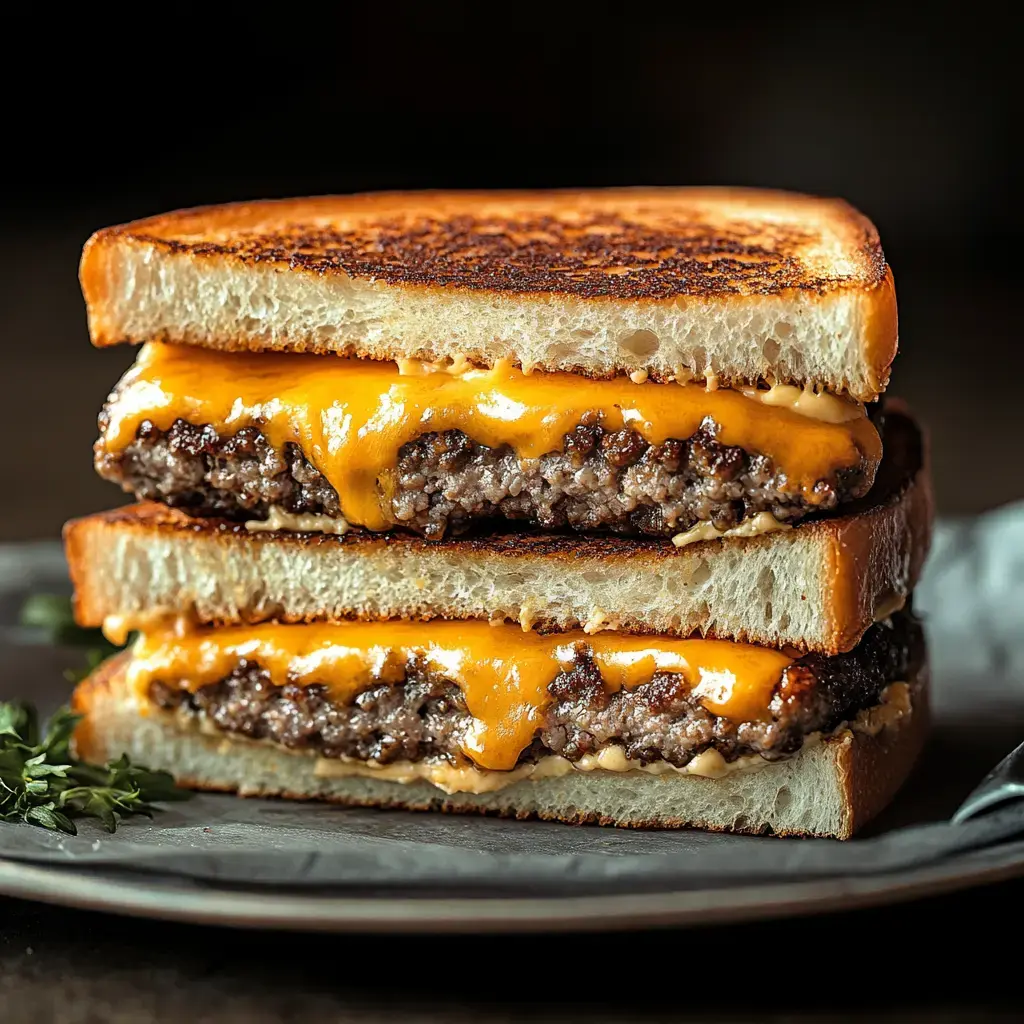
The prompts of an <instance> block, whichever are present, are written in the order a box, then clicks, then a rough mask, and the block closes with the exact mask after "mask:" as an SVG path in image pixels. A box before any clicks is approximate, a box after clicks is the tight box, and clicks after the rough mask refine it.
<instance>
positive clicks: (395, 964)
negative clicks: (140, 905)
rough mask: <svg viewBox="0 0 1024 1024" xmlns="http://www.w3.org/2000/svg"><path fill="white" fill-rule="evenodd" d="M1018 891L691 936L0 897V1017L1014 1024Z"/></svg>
mask: <svg viewBox="0 0 1024 1024" xmlns="http://www.w3.org/2000/svg"><path fill="white" fill-rule="evenodd" d="M1022 902H1024V881H1019V882H1012V883H1005V884H1002V885H998V886H989V887H986V888H981V889H976V890H973V891H970V892H964V893H960V894H956V895H951V896H946V897H943V898H940V899H928V900H922V901H919V902H917V903H910V904H904V905H899V906H894V907H888V908H885V909H877V910H861V911H858V910H851V911H850V912H848V913H845V914H841V915H829V916H822V917H810V918H802V919H795V920H792V921H783V922H763V923H759V924H749V925H731V926H728V927H715V928H705V929H696V930H688V931H685V932H679V931H665V932H645V933H640V934H621V935H607V934H594V935H548V936H545V935H538V936H511V937H499V938H486V937H474V936H454V937H437V938H430V937H408V938H407V937H394V936H390V937H357V936H344V935H337V936H331V935H312V936H304V935H290V934H285V933H267V932H246V931H227V930H220V929H212V928H200V927H190V926H185V925H177V924H163V923H160V922H147V921H137V920H132V919H129V918H116V917H110V916H105V915H100V914H92V913H87V912H83V911H71V910H64V909H60V908H53V907H45V906H38V905H33V904H28V903H21V902H19V901H14V900H0V1021H3V1022H5V1024H22V1022H24V1024H43V1022H49V1021H53V1022H58V1021H59V1022H68V1024H71V1022H74V1024H93V1022H96V1024H99V1022H111V1021H118V1022H120V1021H125V1022H127V1021H130V1022H133V1024H134V1022H140V1024H141V1022H149V1021H161V1022H172V1021H173V1022H179V1021H183V1022H184V1021H187V1022H190V1024H200V1022H204V1021H247V1022H262V1021H302V1022H310V1024H312V1022H317V1024H320V1022H327V1021H335V1020H337V1021H358V1022H367V1024H369V1022H376V1021H425V1022H426V1021H438V1022H441V1021H445V1022H447V1021H480V1022H490V1021H504V1020H520V1019H530V1020H536V1021H559V1022H565V1021H576V1020H579V1021H587V1022H588V1024H597V1022H601V1021H609V1022H611V1021H616V1022H621V1021H631V1020H637V1019H640V1018H641V1017H642V1018H643V1019H644V1020H684V1019H685V1020H697V1021H699V1020H715V1021H718V1020H729V1021H748V1020H749V1021H762V1020H791V1019H803V1018H808V1019H813V1020H847V1019H851V1018H852V1017H856V1016H861V1015H868V1014H870V1015H871V1016H873V1017H875V1018H876V1019H881V1020H892V1021H919V1020H920V1021H961V1020H1021V1019H1022V1016H1021V1015H1022V1014H1024V985H1022V981H1021V977H1020V955H1019V948H1018V943H1017V942H1016V940H1015V939H1013V938H1012V931H1013V925H1014V923H1015V919H1016V916H1017V910H1018V908H1019V907H1020V906H1021V905H1022ZM1007 928H1009V929H1010V931H1009V932H1007V931H1006V930H1005V929H1007Z"/></svg>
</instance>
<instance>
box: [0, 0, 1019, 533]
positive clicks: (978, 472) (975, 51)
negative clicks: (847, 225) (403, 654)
mask: <svg viewBox="0 0 1024 1024" xmlns="http://www.w3.org/2000/svg"><path fill="white" fill-rule="evenodd" d="M908 8H909V5H908ZM53 10H54V11H55V10H56V9H53ZM134 10H135V14H134V15H133V16H131V17H128V16H127V15H121V16H119V17H117V18H116V19H115V18H114V17H112V16H111V17H109V18H108V19H107V21H106V22H103V21H100V20H97V17H96V16H95V15H90V17H89V19H88V21H83V22H82V23H80V24H75V23H73V22H70V21H68V20H67V18H68V17H71V16H68V15H64V14H60V15H57V14H55V13H54V14H50V15H46V14H43V15H39V16H37V19H38V20H37V22H36V23H35V24H31V23H28V24H21V25H20V27H19V26H12V25H9V26H8V28H9V29H10V31H9V32H8V33H7V47H6V49H7V55H8V58H9V62H8V66H7V68H6V70H5V71H4V72H3V73H4V74H5V75H6V76H8V77H9V81H8V82H7V83H5V84H6V88H5V96H6V107H5V121H4V124H5V133H6V138H7V141H8V144H9V148H8V157H7V167H6V173H7V175H8V180H9V184H8V187H7V189H6V190H4V191H3V193H2V199H0V204H2V206H3V223H4V231H3V246H2V256H0V318H2V319H0V332H2V334H0V336H2V338H3V341H4V346H5V347H4V352H5V359H4V367H3V373H4V377H5V379H6V383H7V387H6V388H5V392H4V397H5V401H4V403H3V405H2V408H3V412H2V414H0V415H2V417H3V420H2V422H3V425H4V427H5V430H4V436H5V437H7V438H10V437H12V436H13V437H16V438H18V443H17V444H14V445H10V446H9V451H8V457H7V458H8V467H9V473H8V480H9V481H10V485H9V490H8V495H7V498H6V500H5V501H4V502H3V503H2V505H0V538H2V539H11V538H21V537H45V536H55V535H56V533H57V531H58V529H59V527H60V524H61V522H62V521H63V520H64V519H65V518H66V517H67V516H69V515H71V514H77V513H81V512H86V511H89V510H93V509H97V508H101V507H104V506H107V505H111V504H114V503H116V502H117V501H119V500H120V495H119V493H118V492H117V491H116V490H114V489H113V488H112V487H111V486H110V485H107V484H104V483H102V482H100V481H99V480H97V479H95V478H94V476H93V474H92V469H91V458H90V445H91V443H92V440H93V437H94V433H95V423H94V418H95V414H96V412H97V411H98V409H99V407H100V405H101V403H102V400H103V397H104V395H105V394H106V392H107V390H108V389H109V388H110V386H111V385H112V384H113V383H114V382H115V380H116V379H117V377H118V375H119V373H120V371H121V370H122V369H123V368H124V367H125V366H126V365H127V363H128V362H129V361H130V359H131V353H130V351H129V350H127V349H119V350H113V351H106V352H97V351H93V350H91V349H90V347H89V344H88V339H87V336H86V330H85V318H84V312H83V308H82V302H81V297H80V295H79V292H78V286H77V281H76V268H77V260H78V255H79V251H80V248H81V245H82V243H83V242H84V240H85V239H86V237H87V236H88V234H89V233H90V232H91V231H93V230H94V229H96V228H98V227H101V226H104V225H106V224H110V223H115V222H118V221H124V220H129V219H132V218H136V217H141V216H144V215H148V214H152V213H156V212H159V211H162V210H166V209H170V208H174V207H180V206H186V205H193V204H199V203H208V202H220V201H224V200H231V199H244V198H256V197H263V196H267V197H270V196H286V195H294V194H303V193H319V192H346V191H352V190H361V189H381V188H418V187H445V186H448V187H465V186H480V187H487V186H531V187H533V186H571V185H604V184H703V183H711V184H725V183H737V184H749V185H770V186H775V187H782V188H792V189H798V190H804V191H809V192H815V193H819V194H824V195H841V196H844V197H846V198H848V199H850V200H851V201H852V202H853V203H854V204H855V205H857V206H858V207H860V208H861V209H862V210H864V211H865V212H866V213H868V215H869V216H871V217H872V218H873V219H874V220H875V222H876V223H877V224H878V226H879V229H880V231H881V234H882V239H883V243H884V245H885V249H886V254H887V256H888V257H889V260H890V262H891V263H892V265H893V267H894V270H895V274H896V281H897V289H898V293H899V299H900V327H901V346H902V354H901V356H900V358H899V360H898V362H897V368H896V373H895V376H894V380H893V386H892V390H893V391H894V392H897V393H901V394H903V395H905V396H906V397H908V398H909V399H910V400H911V401H912V402H913V403H914V404H915V405H916V406H917V408H918V410H919V411H920V413H921V415H922V417H923V418H924V419H925V420H926V421H927V423H928V425H929V426H930V428H931V432H932V436H933V440H934V463H935V471H936V482H937V489H938V496H939V504H940V510H941V511H943V512H946V513H963V512H970V511H974V510H978V509H981V508H985V507H990V506H993V505H997V504H1000V503H1003V502H1006V501H1008V500H1012V499H1014V498H1017V497H1020V496H1022V494H1024V482H1022V481H1021V480H1020V476H1019V473H1018V472H1017V470H1016V462H1017V454H1016V452H1017V438H1018V437H1019V435H1020V432H1021V428H1022V427H1024V396H1022V395H1021V393H1020V390H1019V389H1020V381H1021V378H1022V376H1024V374H1022V373H1021V371H1022V369H1024V355H1022V349H1021V346H1019V345H1018V342H1017V334H1018V325H1017V322H1016V318H1015V317H1014V316H1013V312H1014V307H1013V303H1014V299H1015V298H1016V292H1017V290H1018V281H1017V276H1016V273H1015V270H1016V268H1015V265H1014V259H1013V248H1012V246H1013V244H1014V243H1015V242H1016V241H1017V235H1018V233H1019V232H1020V230H1021V216H1022V212H1021V211H1022V204H1021V203H1020V202H1019V201H1017V199H1018V197H1017V195H1016V194H1015V187H1016V177H1017V171H1018V168H1017V166H1016V165H1015V163H1014V157H1013V153H1014V147H1015V146H1016V144H1017V140H1016V133H1017V132H1018V130H1019V126H1020V123H1021V117H1020V114H1021V111H1020V102H1019V95H1018V93H1019V89H1018V85H1017V78H1018V75H1019V64H1020V60H1021V58H1020V57H1019V56H1018V54H1017V53H1016V50H1015V45H1016V39H1017V38H1019V33H1018V32H1017V26H1016V25H1015V24H1011V23H1010V22H1008V21H1005V20H1001V19H1003V18H1004V17H1005V16H1003V15H1001V14H999V13H997V12H998V11H999V10H1000V9H999V8H992V9H991V10H990V9H987V8H986V7H985V5H983V4H982V5H978V4H975V5H960V6H959V7H958V8H956V10H957V11H958V13H957V14H956V16H955V17H954V16H948V15H944V14H942V13H941V7H930V8H928V9H927V10H925V9H921V8H914V9H913V10H912V11H908V13H903V12H901V11H900V9H899V6H898V5H895V4H893V5H891V6H890V7H883V6H880V7H877V8H875V9H872V8H871V7H870V6H864V5H860V4H858V5H840V6H839V7H838V8H837V9H835V10H829V11H822V10H820V9H816V8H814V7H811V6H806V7H803V6H801V5H799V4H797V5H793V4H789V5H786V6H785V7H784V8H783V7H779V8H775V9H766V8H764V7H762V8H761V9H760V10H758V11H757V12H756V13H754V14H748V13H746V12H744V11H742V10H741V9H739V8H737V7H735V6H734V5H730V6H728V7H722V8H721V10H719V11H715V10H713V9H711V8H710V7H703V6H695V5H683V4H680V5H678V6H677V7H676V8H674V9H673V10H674V13H668V14H663V15H657V14H655V13H653V11H655V10H656V8H654V7H651V6H648V5H639V4H632V5H630V4H617V5H615V6H614V7H611V6H605V5H602V4H597V3H594V4H590V5H587V6H585V7H579V8H577V7H575V6H574V5H559V4H556V3H550V4H547V5H546V6H541V5H536V6H534V5H522V4H520V5H516V6H515V7H510V6H507V5H500V4H490V5H487V4H473V5H469V4H467V5H441V6H438V5H427V4H420V5H395V4H376V5H374V4H365V5H363V6H362V7H354V6H348V5H328V6H326V7H325V8H324V9H322V10H321V9H317V8H316V7H309V8H307V9H303V7H302V6H298V7H296V8H295V10H294V12H289V11H287V10H276V9H275V10H274V11H273V14H272V15H271V13H270V12H271V9H270V8H266V11H267V13H266V14H261V13H260V12H261V11H263V10H264V9H263V8H261V7H258V6H256V5H252V6H249V7H245V8H242V7H239V8H237V10H236V11H235V13H234V14H233V15H232V18H233V20H232V21H231V22H228V21H227V20H224V21H219V20H218V18H217V17H215V16H214V14H213V11H212V7H211V8H202V7H198V6H196V7H191V6H189V5H181V6H180V7H174V8H173V9H168V11H166V12H162V14H159V19H158V20H153V19H152V18H150V19H149V20H145V18H149V14H153V13H159V12H156V9H154V10H153V11H149V14H147V13H146V12H147V11H148V10H149V9H148V8H147V9H143V8H138V9H134ZM243 12H244V13H243ZM144 16H145V17H144ZM271 16H272V17H273V19H274V20H272V21H271V20H268V19H269V18H270V17H271ZM224 17H225V16H224V15H223V13H222V14H221V15H220V18H224ZM133 18H134V19H135V20H136V21H137V24H136V23H134V22H133ZM44 19H48V20H49V21H50V24H48V25H47V24H43V21H44ZM58 29H59V33H58ZM58 34H59V36H60V40H61V44H60V45H61V49H60V51H59V52H58V51H56V50H54V51H53V52H51V48H52V47H54V46H56V39H57V35H58ZM42 40H45V42H43V41H42ZM19 59H24V61H26V63H25V64H24V66H23V65H21V64H19V63H18V61H19ZM12 143H13V145H12ZM11 449H13V450H11Z"/></svg>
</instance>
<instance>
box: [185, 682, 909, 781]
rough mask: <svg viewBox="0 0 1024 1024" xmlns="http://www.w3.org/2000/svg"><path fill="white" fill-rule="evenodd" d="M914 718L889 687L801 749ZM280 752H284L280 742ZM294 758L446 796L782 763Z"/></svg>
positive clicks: (332, 773)
mask: <svg viewBox="0 0 1024 1024" xmlns="http://www.w3.org/2000/svg"><path fill="white" fill-rule="evenodd" d="M912 714H913V708H912V703H911V696H910V687H909V685H908V684H907V683H904V682H899V683H890V685H889V686H887V687H886V688H885V689H884V690H883V691H882V694H881V697H880V700H879V703H878V704H877V705H875V706H874V707H871V708H866V709H865V710H863V711H861V712H860V713H859V714H858V715H857V717H856V718H855V719H854V720H853V721H852V722H848V723H847V722H844V723H843V724H842V725H840V726H839V727H837V728H836V729H835V730H834V731H833V733H832V734H831V736H824V735H822V733H820V732H815V733H811V734H810V735H808V736H807V737H806V738H805V739H804V742H803V746H802V747H801V748H800V750H801V751H804V750H807V749H809V748H810V747H814V746H817V745H818V744H819V743H821V742H822V741H823V740H826V739H829V738H839V739H841V738H842V736H843V735H844V734H845V733H847V732H854V733H863V734H864V735H868V736H877V735H878V734H879V733H880V732H882V731H883V730H885V729H895V728H897V727H899V725H900V724H901V723H902V722H904V721H906V720H909V719H910V717H911V715H912ZM204 731H206V732H208V733H209V734H210V735H223V734H222V733H221V732H220V730H218V729H216V727H210V728H207V729H206V730H204ZM252 742H264V741H253V740H247V739H245V738H238V737H231V738H225V739H224V749H225V751H227V750H230V749H231V747H232V746H233V745H236V744H238V743H252ZM273 746H274V747H275V749H278V750H285V749H286V748H282V747H280V746H278V745H277V744H273ZM286 752H287V753H289V754H292V755H294V756H295V757H311V756H312V757H314V758H315V763H314V767H313V773H314V775H316V776H317V777H318V778H329V779H339V778H364V779H378V780H380V781H381V782H397V783H405V784H407V783H410V782H429V783H430V784H431V785H433V786H436V787H437V788H438V789H440V790H442V791H443V792H445V793H449V794H451V793H494V792H497V791H498V790H501V789H505V788H506V787H507V786H511V785H513V784H514V783H517V782H524V781H526V780H534V781H538V780H540V779H545V778H560V777H563V776H566V775H568V774H569V773H571V772H594V771H599V772H612V773H616V774H621V773H624V772H639V773H642V774H644V775H661V776H684V775H690V776H695V777H698V778H704V779H721V778H724V777H725V776H726V775H732V774H733V773H734V772H749V771H756V770H759V769H765V768H767V769H770V768H772V767H773V766H774V765H775V764H776V763H777V762H770V761H766V760H765V759H764V758H763V757H760V756H759V755H757V754H747V755H745V756H743V757H738V758H736V760H735V761H726V760H725V758H724V757H722V755H721V754H719V753H718V751H717V750H705V751H704V752H703V753H702V754H698V755H697V757H695V758H694V759H693V760H692V761H691V762H690V763H689V764H687V765H685V766H684V767H682V768H677V767H675V766H674V765H671V764H668V763H667V762H665V761H654V762H652V763H651V764H647V765H643V764H640V762H639V761H632V760H630V759H629V758H628V757H626V754H625V751H624V750H623V749H622V748H621V747H618V746H610V747H606V748H605V749H604V750H601V751H599V752H598V753H596V754H587V755H586V756H584V757H582V758H580V759H579V760H578V761H575V762H573V761H570V760H568V759H567V758H564V757H560V756H559V755H557V754H551V755H549V756H547V757H542V758H540V759H539V760H538V761H536V762H534V763H532V764H523V765H519V766H518V767H516V768H513V769H512V770H510V771H488V770H486V769H481V768H477V767H474V766H472V765H463V766H456V765H452V764H447V763H439V762H436V761H416V762H413V761H401V762H396V763H393V764H378V763H377V762H375V761H357V760H354V759H352V758H337V757H316V755H310V754H308V753H306V752H304V751H290V750H287V751H286Z"/></svg>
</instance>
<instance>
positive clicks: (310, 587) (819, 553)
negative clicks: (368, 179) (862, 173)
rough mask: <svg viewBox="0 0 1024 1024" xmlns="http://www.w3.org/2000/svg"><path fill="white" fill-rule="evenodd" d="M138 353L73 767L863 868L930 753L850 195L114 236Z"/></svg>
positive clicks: (366, 208)
mask: <svg viewBox="0 0 1024 1024" xmlns="http://www.w3.org/2000/svg"><path fill="white" fill-rule="evenodd" d="M81 280H82V286H83V291H84V294H85V298H86V303H87V307H88V314H89V325H90V332H91V336H92V340H93V342H94V343H95V344H96V345H101V346H102V345H110V344H115V343H118V342H128V343H131V344H137V345H140V346H141V347H140V350H139V353H138V356H137V359H136V362H135V365H134V366H133V367H132V368H131V369H130V370H129V371H128V372H127V373H126V374H125V376H124V377H123V378H122V380H121V381H120V382H119V383H118V384H117V385H116V387H115V388H114V390H113V391H112V393H111V394H110V395H109V397H108V399H107V402H106V405H105V406H104V408H103V411H102V413H101V415H100V421H99V427H100V431H99V438H98V440H97V441H96V444H95V448H94V456H95V465H96V468H97V471H98V472H99V473H100V474H101V475H102V476H103V477H105V478H106V479H108V480H110V481H111V482H113V483H115V484H117V485H118V486H119V487H121V488H122V490H124V491H125V492H127V493H129V494H131V495H132V496H133V497H134V499H135V500H136V501H137V502H139V504H136V505H134V506H131V507H129V508H126V509H121V510H117V511H114V512H110V513H105V514H101V515H97V516H90V517H87V518H85V519H81V520H77V521H74V522H72V523H69V524H68V526H67V528H66V530H65V541H66V547H67V553H68V560H69V565H70V569H71V575H72V579H73V582H74V585H75V592H76V614H77V617H78V619H79V621H80V622H81V623H82V624H84V625H99V626H102V627H103V628H104V630H105V631H106V632H107V634H108V636H110V638H111V639H113V640H115V641H117V642H123V641H130V642H129V644H128V646H127V648H126V650H125V651H124V652H123V653H121V654H120V655H119V656H117V657H116V658H114V659H112V660H110V661H108V662H107V663H106V664H104V665H102V666H101V667H100V668H98V669H97V670H96V671H95V672H94V673H93V674H92V675H91V676H90V677H89V678H88V679H87V680H85V681H84V682H83V683H82V684H80V686H79V687H78V689H77V690H76V692H75V697H74V703H75V706H76V708H77V709H78V710H79V711H80V712H81V713H82V714H83V715H84V718H83V720H82V722H81V723H80V725H79V727H78V730H77V732H76V736H75V743H76V746H77V749H78V751H79V753H80V755H81V756H84V757H87V758H96V759H102V758H104V757H107V756H117V754H119V753H121V752H122V751H127V752H128V753H129V754H131V755H133V756H135V757H139V758H140V759H143V760H145V761H146V762H147V763H149V764H151V765H154V766H155V767H162V768H167V769H169V770H170V771H172V772H173V773H174V774H175V776H176V777H177V778H178V779H179V781H181V782H182V783H183V784H185V785H191V786H196V787H200V788H208V789H220V790H227V791H232V792H238V793H241V794H265V795H284V796H292V797H297V798H323V799H328V800H334V801H338V802H340V803H348V804H372V805H380V806H389V807H407V808H437V809H444V810H459V811H463V810H465V811H481V812H493V813H500V814H506V815H515V816H519V817H525V816H539V817H542V818H549V819H556V820H561V821H567V822H583V821H597V822H602V823H605V824H617V825H625V826H645V825H659V826H682V825H695V826H700V827H704V828H711V829H731V830H735V831H741V832H755V833H756V832H772V833H776V834H779V835H819V836H835V837H840V838H845V837H847V836H849V835H851V834H852V832H853V831H854V830H855V829H856V828H858V827H859V826H860V825H862V824H863V823H864V822H865V821H867V820H868V819H869V818H870V817H871V816H872V815H874V814H875V813H877V811H878V810H879V809H880V808H881V807H882V806H883V805H884V804H885V803H886V802H887V801H888V800H889V799H890V797H891V796H892V794H893V793H894V792H895V790H896V788H897V787H898V786H899V785H900V783H901V782H902V780H903V778H904V777H905V775H906V774H907V772H908V770H909V768H910V765H911V764H912V763H913V760H914V758H915V756H916V754H917V752H918V750H919V748H920V745H921V743H922V739H923V736H924V734H925V730H926V727H927V719H928V696H927V665H926V658H925V651H924V644H923V641H922V637H921V631H920V627H919V626H918V624H917V622H916V621H915V620H914V618H913V614H912V611H911V592H912V590H913V587H914V585H915V583H916V582H917V579H918V576H919V573H920V570H921V565H922V563H923V561H924V557H925V554H926V552H927V549H928V543H929V538H930V531H931V516H932V504H931V494H930V488H929V481H928V473H927V465H926V457H925V450H924V444H923V441H922V437H921V433H920V431H919V429H918V427H917V425H916V424H915V423H914V421H913V419H912V418H911V417H910V415H909V413H908V412H907V410H906V409H905V408H903V407H902V406H901V405H900V404H899V403H896V402H888V401H882V400H881V396H882V392H883V391H884V389H885V387H886V385H887V382H888V378H889V368H890V364H891V362H892V359H893V357H894V355H895V353H896V348H897V318H896V303H895V294H894V286H893V278H892V274H891V272H890V270H889V268H888V266H887V264H886V262H885V258H884V256H883V254H882V250H881V247H880V244H879V240H878V235H877V232H876V231H875V228H874V226H873V225H872V224H871V223H870V221H868V220H867V219H866V218H865V217H863V216H862V215H861V214H859V213H857V211H855V210H853V209H852V208H851V207H849V206H848V205H846V204H845V203H842V202H838V201H834V200H822V199H814V198H810V197H806V196H795V195H788V194H783V193H778V192H768V191H760V190H744V189H612V190H608V191H602V192H500V193H473V192H467V193H447V192H432V193H419V194H381V195H363V196H347V197H321V198H317V199H301V200H287V201H280V202H263V203H248V204H236V205H230V206H222V207H209V208H204V209H198V210H188V211H179V212H177V213H171V214H167V215H163V216H159V217H153V218H149V219H147V220H142V221H137V222H134V223H132V224H126V225H122V226H120V227H115V228H109V229H106V230H103V231H100V232H98V233H97V234H95V235H94V236H93V237H92V238H91V239H90V240H89V242H88V243H87V245H86V247H85V252H84V254H83V258H82V264H81Z"/></svg>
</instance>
